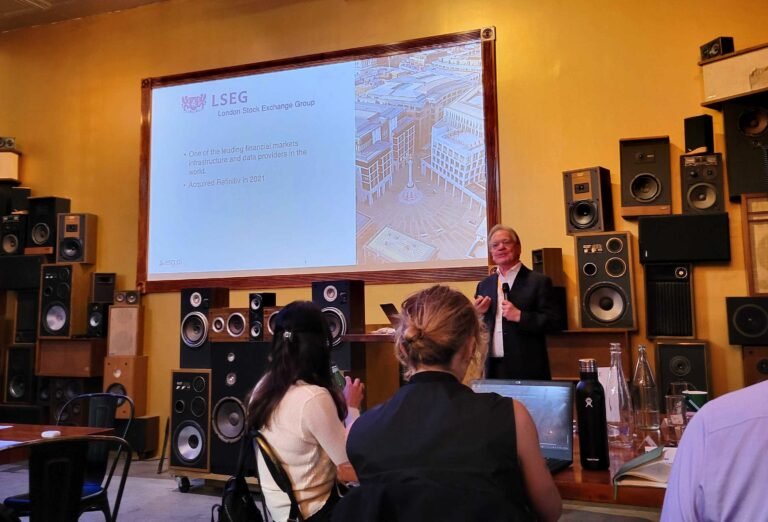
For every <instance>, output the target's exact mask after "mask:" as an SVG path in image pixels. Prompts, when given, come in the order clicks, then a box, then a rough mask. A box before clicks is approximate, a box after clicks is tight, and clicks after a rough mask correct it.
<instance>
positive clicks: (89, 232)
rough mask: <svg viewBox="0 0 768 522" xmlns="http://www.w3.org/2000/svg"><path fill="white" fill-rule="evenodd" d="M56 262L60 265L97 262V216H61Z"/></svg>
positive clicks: (59, 217) (58, 228) (58, 227)
mask: <svg viewBox="0 0 768 522" xmlns="http://www.w3.org/2000/svg"><path fill="white" fill-rule="evenodd" d="M58 219H59V223H58V226H57V229H56V230H57V234H58V239H57V244H58V248H57V249H56V261H57V262H59V263H88V264H89V263H95V262H96V224H97V223H98V218H97V216H96V215H95V214H59V216H58Z"/></svg>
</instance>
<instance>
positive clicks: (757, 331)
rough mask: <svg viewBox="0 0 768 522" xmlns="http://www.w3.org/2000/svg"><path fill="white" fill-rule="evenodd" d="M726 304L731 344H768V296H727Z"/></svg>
mask: <svg viewBox="0 0 768 522" xmlns="http://www.w3.org/2000/svg"><path fill="white" fill-rule="evenodd" d="M725 306H726V310H727V312H728V342H729V343H730V344H733V345H741V346H764V345H768V297H726V298H725Z"/></svg>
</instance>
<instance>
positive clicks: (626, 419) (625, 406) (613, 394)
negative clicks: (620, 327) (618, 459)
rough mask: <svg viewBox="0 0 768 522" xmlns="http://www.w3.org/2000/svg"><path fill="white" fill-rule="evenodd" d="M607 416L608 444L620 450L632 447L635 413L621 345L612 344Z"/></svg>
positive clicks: (606, 397) (606, 391)
mask: <svg viewBox="0 0 768 522" xmlns="http://www.w3.org/2000/svg"><path fill="white" fill-rule="evenodd" d="M605 406H606V411H605V416H606V420H607V422H608V444H610V445H611V446H617V447H620V448H629V447H631V446H632V442H633V441H632V437H633V435H634V431H635V430H634V424H635V423H634V418H633V417H634V412H633V410H632V398H631V397H630V395H629V386H627V379H626V378H625V377H624V368H623V366H622V364H621V344H619V343H611V366H610V368H609V369H608V381H607V382H606V390H605Z"/></svg>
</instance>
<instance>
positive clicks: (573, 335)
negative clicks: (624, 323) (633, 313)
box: [547, 328, 632, 382]
mask: <svg viewBox="0 0 768 522" xmlns="http://www.w3.org/2000/svg"><path fill="white" fill-rule="evenodd" d="M611 343H619V344H621V346H622V348H623V351H622V354H621V357H622V361H621V362H622V365H623V366H624V370H625V373H626V374H627V375H629V374H630V372H631V369H632V367H631V363H632V358H631V356H630V351H631V350H630V344H629V330H625V329H621V328H610V329H609V328H601V329H586V330H569V331H566V332H560V333H557V334H551V335H548V336H547V352H548V354H549V367H550V370H551V372H552V379H554V380H558V381H559V380H568V381H574V382H575V381H578V380H579V359H585V358H593V359H596V360H597V365H598V366H610V365H611Z"/></svg>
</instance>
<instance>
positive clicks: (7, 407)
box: [0, 404, 50, 424]
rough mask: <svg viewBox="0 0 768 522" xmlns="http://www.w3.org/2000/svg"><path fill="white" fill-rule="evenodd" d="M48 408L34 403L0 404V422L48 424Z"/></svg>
mask: <svg viewBox="0 0 768 522" xmlns="http://www.w3.org/2000/svg"><path fill="white" fill-rule="evenodd" d="M49 417H50V415H49V414H48V408H46V407H44V406H38V405H36V404H0V422H3V423H6V422H7V423H10V424H48V422H49V420H50V419H49Z"/></svg>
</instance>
